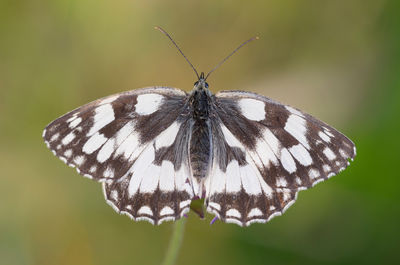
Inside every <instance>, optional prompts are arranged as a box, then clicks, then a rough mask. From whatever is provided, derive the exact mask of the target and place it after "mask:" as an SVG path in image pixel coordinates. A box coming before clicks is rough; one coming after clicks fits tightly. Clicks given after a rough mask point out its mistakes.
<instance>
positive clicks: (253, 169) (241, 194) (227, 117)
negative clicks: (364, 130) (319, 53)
mask: <svg viewBox="0 0 400 265" xmlns="http://www.w3.org/2000/svg"><path fill="white" fill-rule="evenodd" d="M214 108H215V110H214V112H215V117H214V119H213V121H212V124H213V126H212V128H213V144H214V145H213V146H214V155H213V162H212V167H211V169H212V170H211V172H210V174H209V178H208V180H207V199H206V203H207V206H208V208H207V209H208V211H209V212H213V213H214V214H216V215H217V216H219V217H220V219H222V220H224V221H226V222H233V223H237V224H239V225H249V224H251V223H253V222H266V221H268V220H270V219H271V218H272V217H274V216H277V215H280V214H281V213H282V212H284V211H285V210H286V209H287V208H288V207H289V206H290V205H292V204H293V203H294V201H295V199H296V197H297V193H298V191H300V190H303V189H307V188H309V187H311V186H313V185H315V184H316V183H318V182H321V181H323V180H325V179H327V178H329V177H331V176H333V175H335V174H337V173H338V172H340V171H341V170H343V169H344V168H345V167H347V166H348V164H349V161H348V160H349V159H353V158H354V156H355V147H354V144H353V143H352V142H351V141H350V140H349V139H348V138H347V137H346V136H344V135H343V134H341V133H340V132H338V131H337V130H335V129H334V128H332V127H330V126H328V125H327V124H325V123H323V122H321V121H319V120H317V119H315V118H313V117H312V116H310V115H308V114H305V113H303V112H301V111H299V110H297V109H294V108H292V107H289V106H285V105H282V104H280V103H277V102H275V101H272V100H270V99H268V98H265V97H263V96H260V95H257V94H254V93H248V92H239V91H223V92H220V93H218V94H216V96H215V97H214Z"/></svg>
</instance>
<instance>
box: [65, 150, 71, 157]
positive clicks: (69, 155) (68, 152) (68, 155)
mask: <svg viewBox="0 0 400 265" xmlns="http://www.w3.org/2000/svg"><path fill="white" fill-rule="evenodd" d="M71 155H72V150H71V149H68V150H65V152H64V156H65V157H67V158H70V157H71Z"/></svg>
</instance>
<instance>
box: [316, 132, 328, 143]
mask: <svg viewBox="0 0 400 265" xmlns="http://www.w3.org/2000/svg"><path fill="white" fill-rule="evenodd" d="M318 135H319V137H321V139H322V140H324V141H325V142H327V143H330V141H331V138H330V137H329V136H328V135H327V134H326V133H324V132H322V131H320V132H318Z"/></svg>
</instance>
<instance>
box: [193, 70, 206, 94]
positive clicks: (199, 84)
mask: <svg viewBox="0 0 400 265" xmlns="http://www.w3.org/2000/svg"><path fill="white" fill-rule="evenodd" d="M194 89H196V90H206V89H208V83H207V82H206V79H205V78H204V73H203V72H202V73H201V74H200V77H199V80H197V81H196V82H194Z"/></svg>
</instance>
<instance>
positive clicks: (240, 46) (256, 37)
mask: <svg viewBox="0 0 400 265" xmlns="http://www.w3.org/2000/svg"><path fill="white" fill-rule="evenodd" d="M258 39H259V37H258V36H254V37H253V38H250V39H248V40H246V41H245V42H243V43H242V44H240V45H239V47H237V48H236V49H235V50H234V51H233V52H231V53H230V54H229V55H228V56H226V57H225V59H223V60H222V61H221V62H219V64H217V65H216V66H215V67H214V68H213V69H212V70H211V71H210V72H208V74H207V75H206V79H205V80H207V78H208V76H209V75H210V74H211V73H212V72H214V71H215V70H217V68H218V67H220V66H221V65H222V64H223V63H224V62H225V61H226V60H228V59H229V58H230V57H231V56H232V55H233V54H234V53H235V52H237V51H238V50H239V49H240V48H242V47H243V46H244V45H246V44H247V43H249V42H251V41H253V40H258Z"/></svg>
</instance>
